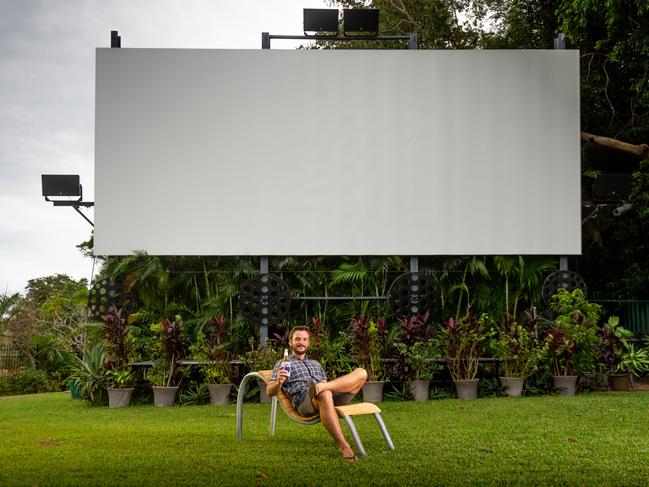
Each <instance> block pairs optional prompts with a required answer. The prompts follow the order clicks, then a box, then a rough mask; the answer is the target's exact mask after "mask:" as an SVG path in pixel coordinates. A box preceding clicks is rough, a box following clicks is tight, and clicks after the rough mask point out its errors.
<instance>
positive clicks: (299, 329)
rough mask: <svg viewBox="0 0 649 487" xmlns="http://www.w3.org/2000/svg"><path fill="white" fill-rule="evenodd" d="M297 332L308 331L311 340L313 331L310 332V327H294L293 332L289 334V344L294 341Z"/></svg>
mask: <svg viewBox="0 0 649 487" xmlns="http://www.w3.org/2000/svg"><path fill="white" fill-rule="evenodd" d="M296 331H306V332H307V333H308V334H309V338H311V330H309V327H308V326H305V325H300V326H294V327H293V328H291V331H290V332H289V333H288V341H289V342H290V341H291V340H293V334H294V333H295V332H296Z"/></svg>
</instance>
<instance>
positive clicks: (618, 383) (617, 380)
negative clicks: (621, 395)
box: [608, 374, 631, 391]
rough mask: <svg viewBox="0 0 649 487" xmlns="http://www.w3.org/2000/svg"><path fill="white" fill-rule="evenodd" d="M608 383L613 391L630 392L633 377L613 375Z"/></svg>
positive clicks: (609, 377)
mask: <svg viewBox="0 0 649 487" xmlns="http://www.w3.org/2000/svg"><path fill="white" fill-rule="evenodd" d="M608 382H609V384H610V385H611V390H612V391H628V390H630V389H631V376H630V375H629V374H611V375H609V376H608Z"/></svg>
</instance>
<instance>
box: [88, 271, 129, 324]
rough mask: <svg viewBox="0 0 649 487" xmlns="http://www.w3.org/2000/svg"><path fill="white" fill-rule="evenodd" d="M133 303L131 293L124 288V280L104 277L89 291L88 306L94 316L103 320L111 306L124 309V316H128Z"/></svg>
mask: <svg viewBox="0 0 649 487" xmlns="http://www.w3.org/2000/svg"><path fill="white" fill-rule="evenodd" d="M132 304H133V298H132V296H131V295H130V293H127V292H126V291H125V290H124V283H123V282H122V281H115V280H113V279H102V280H101V281H97V282H95V284H94V285H93V286H92V288H91V289H90V291H89V292H88V308H90V314H91V316H93V317H94V318H96V319H98V320H101V319H102V318H103V316H104V315H105V314H106V313H107V312H108V310H109V309H110V307H111V306H114V307H115V308H119V309H121V310H122V317H123V318H126V317H127V316H128V314H129V312H130V309H131V306H132Z"/></svg>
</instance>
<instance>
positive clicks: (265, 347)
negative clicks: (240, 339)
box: [243, 338, 280, 404]
mask: <svg viewBox="0 0 649 487" xmlns="http://www.w3.org/2000/svg"><path fill="white" fill-rule="evenodd" d="M248 344H249V345H250V350H248V351H247V352H246V353H245V354H244V356H243V363H244V365H245V366H246V369H248V371H250V372H253V371H259V370H272V368H273V367H274V366H275V363H276V362H277V361H278V360H279V359H280V356H279V352H278V351H277V350H275V349H274V348H273V344H272V342H271V341H270V340H268V339H267V340H266V341H265V342H264V343H263V344H262V345H257V344H256V341H255V339H254V338H250V339H249V340H248ZM258 386H259V396H260V397H259V400H260V402H262V403H266V404H268V403H270V402H271V398H270V396H268V394H267V393H266V383H264V382H262V381H258Z"/></svg>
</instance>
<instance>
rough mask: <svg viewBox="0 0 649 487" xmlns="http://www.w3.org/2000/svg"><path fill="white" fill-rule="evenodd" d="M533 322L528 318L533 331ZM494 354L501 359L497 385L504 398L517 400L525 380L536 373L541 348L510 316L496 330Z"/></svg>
mask: <svg viewBox="0 0 649 487" xmlns="http://www.w3.org/2000/svg"><path fill="white" fill-rule="evenodd" d="M533 322H534V319H533V318H531V317H530V316H529V315H528V325H529V326H530V327H533ZM494 345H495V347H494V348H495V351H496V353H497V355H498V358H499V359H500V367H501V370H502V376H501V377H499V379H500V383H501V384H502V386H503V389H504V390H505V394H507V395H508V396H511V397H516V396H520V395H521V393H522V391H523V385H524V383H525V379H526V378H527V377H528V376H530V375H531V374H532V373H533V372H535V371H536V370H537V369H538V364H539V362H540V360H541V358H542V356H543V353H542V350H541V348H540V347H539V346H538V344H537V341H536V339H535V337H534V333H532V332H531V331H530V330H529V329H528V328H526V327H524V326H523V325H521V324H519V323H518V322H517V321H516V319H514V317H513V316H512V315H510V314H507V319H506V320H505V323H504V324H503V326H502V327H501V328H500V329H499V330H498V338H497V340H496V341H495V344H494Z"/></svg>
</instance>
